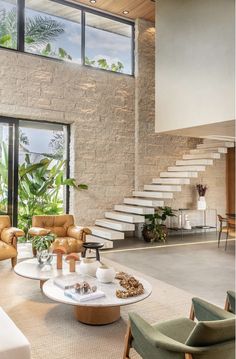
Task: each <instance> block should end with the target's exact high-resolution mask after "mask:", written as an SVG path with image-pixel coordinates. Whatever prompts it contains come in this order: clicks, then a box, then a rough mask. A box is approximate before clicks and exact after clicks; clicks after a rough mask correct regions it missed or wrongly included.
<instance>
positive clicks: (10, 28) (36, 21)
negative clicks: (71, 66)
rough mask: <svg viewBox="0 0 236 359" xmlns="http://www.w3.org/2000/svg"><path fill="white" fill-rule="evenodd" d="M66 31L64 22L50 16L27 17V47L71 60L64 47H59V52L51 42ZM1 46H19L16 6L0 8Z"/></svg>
mask: <svg viewBox="0 0 236 359" xmlns="http://www.w3.org/2000/svg"><path fill="white" fill-rule="evenodd" d="M64 31H65V30H64V25H63V23H61V22H59V21H57V20H54V19H52V18H51V17H49V16H42V15H37V16H34V17H32V16H31V17H26V19H25V49H26V51H28V52H34V53H35V52H36V53H39V54H42V55H45V56H56V57H60V58H67V59H70V60H71V57H70V56H69V55H68V54H67V53H66V51H65V50H64V49H61V48H59V49H58V52H55V51H53V50H52V49H51V45H50V42H51V41H53V40H55V39H56V38H57V37H58V36H59V35H61V34H62V33H63V32H64ZM0 46H4V47H7V48H16V47H17V13H16V9H15V8H14V9H12V10H10V11H6V9H4V8H3V9H0Z"/></svg>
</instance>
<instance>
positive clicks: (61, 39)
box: [25, 0, 81, 63]
mask: <svg viewBox="0 0 236 359" xmlns="http://www.w3.org/2000/svg"><path fill="white" fill-rule="evenodd" d="M25 51H26V52H30V53H33V54H40V55H44V56H48V57H54V58H58V59H63V60H67V61H73V62H77V63H81V12H80V11H79V10H77V9H74V8H72V7H69V6H63V5H61V4H58V3H56V2H53V1H48V0H42V1H38V0H26V9H25Z"/></svg>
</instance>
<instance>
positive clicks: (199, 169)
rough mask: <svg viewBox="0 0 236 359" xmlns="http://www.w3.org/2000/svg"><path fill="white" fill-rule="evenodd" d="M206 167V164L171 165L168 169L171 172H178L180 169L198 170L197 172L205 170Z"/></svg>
mask: <svg viewBox="0 0 236 359" xmlns="http://www.w3.org/2000/svg"><path fill="white" fill-rule="evenodd" d="M205 170H206V167H205V166H171V167H168V171H169V172H175V171H176V172H178V171H196V172H200V171H205Z"/></svg>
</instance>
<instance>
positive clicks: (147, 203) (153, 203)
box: [124, 198, 164, 207]
mask: <svg viewBox="0 0 236 359" xmlns="http://www.w3.org/2000/svg"><path fill="white" fill-rule="evenodd" d="M124 203H125V204H132V205H137V206H144V207H162V206H164V201H157V200H151V199H144V198H124Z"/></svg>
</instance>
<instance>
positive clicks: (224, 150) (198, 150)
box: [189, 147, 228, 154]
mask: <svg viewBox="0 0 236 359" xmlns="http://www.w3.org/2000/svg"><path fill="white" fill-rule="evenodd" d="M212 151H214V152H219V153H227V151H228V150H227V147H212V148H195V149H194V150H190V151H189V152H190V154H194V153H207V152H212Z"/></svg>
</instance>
